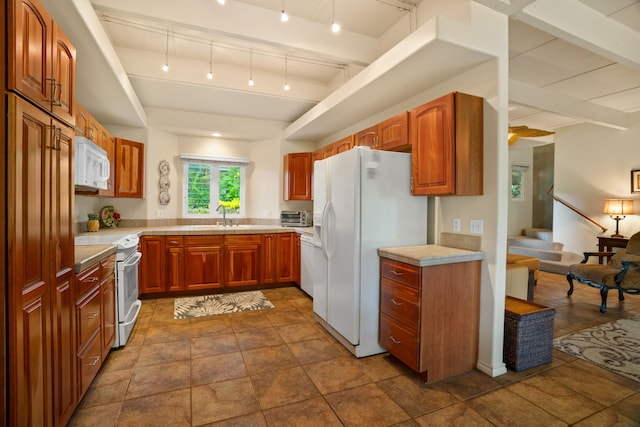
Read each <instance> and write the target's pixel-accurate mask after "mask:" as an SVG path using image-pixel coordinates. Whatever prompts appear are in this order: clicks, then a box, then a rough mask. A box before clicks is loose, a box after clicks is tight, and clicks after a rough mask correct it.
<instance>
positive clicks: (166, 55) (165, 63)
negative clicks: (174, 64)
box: [162, 30, 169, 73]
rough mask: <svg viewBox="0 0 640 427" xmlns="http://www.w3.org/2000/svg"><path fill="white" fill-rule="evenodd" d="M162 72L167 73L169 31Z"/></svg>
mask: <svg viewBox="0 0 640 427" xmlns="http://www.w3.org/2000/svg"><path fill="white" fill-rule="evenodd" d="M162 71H164V72H165V73H168V72H169V30H167V44H166V47H165V50H164V65H163V66H162Z"/></svg>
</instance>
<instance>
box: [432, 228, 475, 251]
mask: <svg viewBox="0 0 640 427" xmlns="http://www.w3.org/2000/svg"><path fill="white" fill-rule="evenodd" d="M439 244H440V246H446V247H448V248H456V249H465V250H467V251H479V250H480V248H481V247H482V237H480V236H477V235H472V234H461V233H447V232H442V233H440V243H439Z"/></svg>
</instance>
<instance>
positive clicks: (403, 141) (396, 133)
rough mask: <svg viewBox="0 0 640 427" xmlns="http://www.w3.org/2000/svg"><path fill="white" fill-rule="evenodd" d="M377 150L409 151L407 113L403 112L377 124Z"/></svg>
mask: <svg viewBox="0 0 640 427" xmlns="http://www.w3.org/2000/svg"><path fill="white" fill-rule="evenodd" d="M377 127H378V144H377V147H376V148H377V149H378V150H386V151H411V142H410V140H409V113H408V112H406V111H405V112H404V113H401V114H398V115H397V116H393V117H391V118H389V119H387V120H385V121H383V122H381V123H378V126H377Z"/></svg>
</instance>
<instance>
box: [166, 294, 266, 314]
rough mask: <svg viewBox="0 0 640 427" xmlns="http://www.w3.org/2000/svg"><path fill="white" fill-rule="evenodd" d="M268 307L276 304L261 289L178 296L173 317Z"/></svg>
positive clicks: (236, 311)
mask: <svg viewBox="0 0 640 427" xmlns="http://www.w3.org/2000/svg"><path fill="white" fill-rule="evenodd" d="M268 308H274V305H273V304H272V303H271V301H269V300H268V299H267V298H266V297H265V296H264V294H263V293H262V292H260V291H250V292H235V293H232V294H218V295H204V296H198V297H185V298H176V299H175V300H174V304H173V318H174V319H188V318H192V317H203V316H214V315H216V314H229V313H239V312H241V311H251V310H264V309H268Z"/></svg>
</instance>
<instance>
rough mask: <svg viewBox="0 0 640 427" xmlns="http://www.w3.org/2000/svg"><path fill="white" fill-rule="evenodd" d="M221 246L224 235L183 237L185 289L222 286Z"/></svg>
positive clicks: (222, 245)
mask: <svg viewBox="0 0 640 427" xmlns="http://www.w3.org/2000/svg"><path fill="white" fill-rule="evenodd" d="M223 247H224V236H185V237H184V289H185V290H197V289H211V288H221V287H223V286H224V275H223V270H222V268H223V261H222V257H223ZM143 258H144V255H143Z"/></svg>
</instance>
